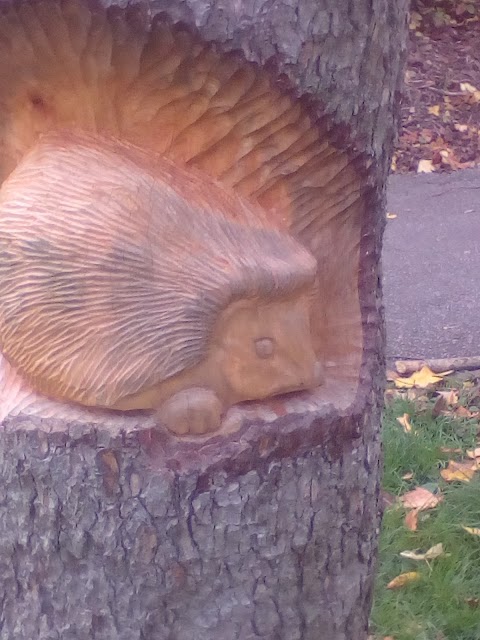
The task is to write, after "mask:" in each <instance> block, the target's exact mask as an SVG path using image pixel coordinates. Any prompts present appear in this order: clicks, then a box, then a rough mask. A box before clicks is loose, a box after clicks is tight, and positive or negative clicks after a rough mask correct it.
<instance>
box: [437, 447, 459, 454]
mask: <svg viewBox="0 0 480 640" xmlns="http://www.w3.org/2000/svg"><path fill="white" fill-rule="evenodd" d="M440 451H441V452H442V453H462V449H458V448H455V449H454V448H452V447H440Z"/></svg>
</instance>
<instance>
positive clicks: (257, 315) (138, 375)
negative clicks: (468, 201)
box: [0, 132, 321, 434]
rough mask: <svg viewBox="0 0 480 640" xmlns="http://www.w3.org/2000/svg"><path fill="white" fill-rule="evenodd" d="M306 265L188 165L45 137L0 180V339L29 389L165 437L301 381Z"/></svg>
mask: <svg viewBox="0 0 480 640" xmlns="http://www.w3.org/2000/svg"><path fill="white" fill-rule="evenodd" d="M315 274H316V261H315V259H314V258H313V257H312V256H311V255H310V254H309V252H308V251H307V250H306V249H304V248H303V247H302V246H301V245H300V244H299V243H298V242H297V241H296V240H295V239H294V238H292V237H291V236H289V235H288V234H287V233H283V232H282V231H280V230H278V229H276V228H273V227H272V226H270V225H269V223H268V222H267V220H266V219H265V218H264V216H263V213H262V210H261V209H260V208H259V207H257V206H255V205H253V204H252V203H251V202H249V201H247V200H243V199H241V198H240V197H238V196H237V195H235V194H234V193H233V191H230V190H227V189H224V188H223V187H222V186H220V185H219V184H218V183H216V182H214V181H213V180H211V179H209V178H208V177H207V176H204V175H203V174H200V173H197V172H195V171H193V170H190V169H188V168H180V167H179V166H177V165H176V164H174V163H173V162H171V161H169V160H167V159H165V158H162V157H160V156H155V155H153V154H151V153H149V154H145V153H144V152H142V151H141V150H140V149H136V148H135V147H133V146H130V145H127V144H123V143H120V142H117V141H115V140H113V139H108V138H105V137H100V136H98V135H96V136H95V137H89V136H88V135H87V134H83V133H71V132H70V133H65V132H55V133H50V134H47V135H45V136H44V137H42V138H41V139H40V141H39V142H38V143H37V144H36V145H35V146H34V148H33V149H32V150H31V151H30V152H29V153H28V154H27V155H26V156H25V157H24V159H23V160H22V161H21V163H20V164H19V165H18V167H17V168H16V169H15V170H14V171H13V172H12V173H11V175H10V176H9V177H8V179H7V180H6V181H5V183H4V184H3V185H2V187H1V189H0V346H1V349H2V351H3V353H4V355H5V357H6V358H7V359H8V360H9V362H10V363H11V364H12V366H14V367H15V368H16V369H17V370H18V371H19V372H20V373H21V374H22V375H23V376H24V377H25V379H26V380H28V381H29V382H30V384H32V385H33V386H34V387H35V388H36V389H37V390H38V391H40V392H41V393H44V394H46V395H48V396H51V397H54V398H58V399H66V400H70V401H74V402H77V403H80V404H83V405H86V406H92V407H104V408H110V409H119V410H133V409H156V410H157V411H158V413H159V418H160V420H161V421H162V422H163V423H164V424H165V425H166V426H167V427H168V428H169V429H170V430H172V431H174V432H176V433H178V434H184V433H204V432H207V431H211V430H215V429H217V428H218V427H219V426H220V423H221V416H222V414H223V413H224V411H225V410H226V409H227V408H228V407H229V406H231V405H232V404H235V403H237V402H240V401H244V400H255V399H262V398H266V397H269V396H273V395H275V394H279V393H284V392H289V391H293V390H298V389H305V388H312V387H315V386H317V385H318V384H319V383H320V381H321V366H320V363H319V362H318V361H317V357H316V355H315V353H314V350H313V347H312V340H311V335H310V300H311V295H312V291H313V286H314V280H315Z"/></svg>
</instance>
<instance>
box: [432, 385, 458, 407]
mask: <svg viewBox="0 0 480 640" xmlns="http://www.w3.org/2000/svg"><path fill="white" fill-rule="evenodd" d="M437 395H439V396H440V397H441V398H445V401H446V403H447V404H448V405H454V404H457V402H458V391H456V389H447V390H446V391H437Z"/></svg>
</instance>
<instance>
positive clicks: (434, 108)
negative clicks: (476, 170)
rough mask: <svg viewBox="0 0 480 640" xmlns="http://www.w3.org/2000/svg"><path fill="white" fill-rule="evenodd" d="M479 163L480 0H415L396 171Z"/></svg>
mask: <svg viewBox="0 0 480 640" xmlns="http://www.w3.org/2000/svg"><path fill="white" fill-rule="evenodd" d="M477 165H480V0H464V1H461V0H424V1H422V0H416V2H415V1H414V2H412V11H411V17H410V43H409V53H408V61H407V69H406V72H405V86H404V96H403V101H402V106H401V129H400V132H399V139H398V142H397V148H396V152H395V155H394V158H393V162H392V170H393V171H394V172H397V173H408V172H427V173H429V172H431V171H436V172H441V171H452V170H455V169H461V168H467V167H474V166H477Z"/></svg>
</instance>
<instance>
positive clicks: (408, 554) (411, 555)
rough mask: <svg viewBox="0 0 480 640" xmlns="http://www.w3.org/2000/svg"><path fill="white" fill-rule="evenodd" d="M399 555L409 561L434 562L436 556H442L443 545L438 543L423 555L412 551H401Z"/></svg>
mask: <svg viewBox="0 0 480 640" xmlns="http://www.w3.org/2000/svg"><path fill="white" fill-rule="evenodd" d="M400 555H401V556H402V558H408V559H409V560H434V559H435V558H438V556H441V555H443V544H442V543H441V542H439V543H438V544H436V545H434V546H433V547H430V549H429V550H428V551H425V552H424V553H422V552H418V551H417V550H414V551H402V552H401V553H400Z"/></svg>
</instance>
